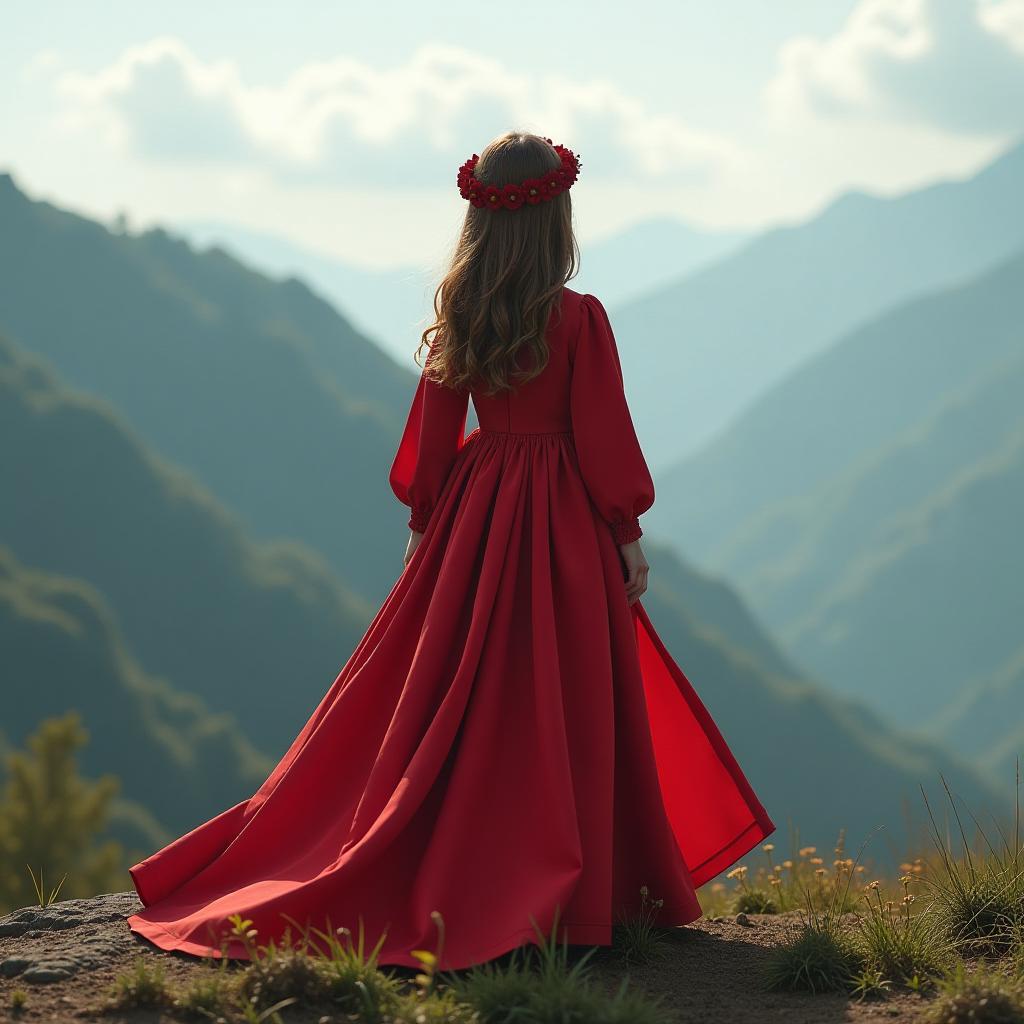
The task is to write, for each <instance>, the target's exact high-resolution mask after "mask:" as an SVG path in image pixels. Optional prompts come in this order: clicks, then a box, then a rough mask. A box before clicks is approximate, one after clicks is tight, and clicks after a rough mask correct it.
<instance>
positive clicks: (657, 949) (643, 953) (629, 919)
mask: <svg viewBox="0 0 1024 1024" xmlns="http://www.w3.org/2000/svg"><path fill="white" fill-rule="evenodd" d="M664 905H665V901H664V900H663V899H660V898H659V899H656V900H652V899H650V890H649V889H648V888H647V886H646V885H642V886H640V912H639V914H637V915H634V916H629V915H626V914H623V915H622V916H621V917H620V924H619V928H618V929H617V930H616V934H615V938H614V942H613V948H614V949H615V950H616V951H617V952H618V954H619V956H620V957H621V958H622V959H623V961H625V963H627V964H629V963H644V964H645V963H652V962H653V961H655V960H660V959H662V958H663V957H664V956H665V955H666V953H667V952H668V946H667V944H666V943H665V940H664V937H663V936H662V934H661V930H660V929H659V928H658V927H657V925H656V924H655V921H656V919H657V917H658V912H659V911H660V910H661V908H662V907H663V906H664Z"/></svg>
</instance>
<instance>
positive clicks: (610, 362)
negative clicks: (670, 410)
mask: <svg viewBox="0 0 1024 1024" xmlns="http://www.w3.org/2000/svg"><path fill="white" fill-rule="evenodd" d="M571 357H572V383H571V385H570V405H571V416H572V429H573V436H574V441H575V446H576V454H577V457H578V461H579V467H580V473H581V474H582V476H583V482H584V484H585V485H586V488H587V492H588V493H589V494H590V498H591V500H592V501H593V503H594V505H595V507H596V508H597V510H598V512H600V514H601V515H602V516H603V517H604V519H605V520H606V521H607V522H608V524H609V525H610V526H611V529H612V534H613V536H614V538H615V542H616V543H617V544H626V543H628V542H629V541H633V540H636V539H637V538H638V537H641V536H642V535H643V530H642V529H641V528H640V521H639V516H641V515H642V514H643V513H644V512H646V511H647V509H649V508H650V507H651V505H653V504H654V481H653V479H652V477H651V472H650V469H649V468H648V466H647V461H646V459H645V458H644V455H643V452H642V451H641V449H640V442H639V441H638V440H637V436H636V430H635V428H634V426H633V418H632V416H631V415H630V412H629V406H628V405H627V403H626V395H625V391H624V390H623V382H622V366H621V363H620V362H619V352H618V348H617V346H616V343H615V335H614V334H613V332H612V326H611V323H610V322H609V320H608V314H607V313H606V312H605V308H604V306H603V305H602V304H601V302H600V300H599V299H597V298H596V297H595V296H593V295H590V294H586V295H584V296H583V302H582V314H581V322H580V330H579V334H578V335H577V337H576V342H575V345H574V346H573V348H572V349H571Z"/></svg>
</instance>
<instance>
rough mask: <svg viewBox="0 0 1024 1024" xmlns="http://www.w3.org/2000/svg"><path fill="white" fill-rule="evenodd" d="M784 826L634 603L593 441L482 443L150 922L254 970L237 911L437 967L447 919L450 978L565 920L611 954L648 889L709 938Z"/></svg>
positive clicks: (151, 903)
mask: <svg viewBox="0 0 1024 1024" xmlns="http://www.w3.org/2000/svg"><path fill="white" fill-rule="evenodd" d="M655 571H657V570H656V567H655ZM287 682H288V681H287V680H282V681H281V684H282V688H284V687H286V686H287ZM774 828H775V826H774V824H773V823H772V821H771V819H770V818H769V816H768V814H767V813H766V811H765V809H764V808H763V807H762V805H761V803H760V802H759V800H758V798H757V796H756V795H755V793H754V792H753V790H752V788H751V786H750V784H749V783H748V781H747V780H746V778H745V777H744V775H743V772H742V771H741V769H740V767H739V765H738V764H737V762H736V759H735V758H734V756H733V755H732V753H731V752H730V750H729V748H728V746H727V745H726V742H725V740H724V738H723V737H722V735H721V734H720V732H719V730H718V729H717V727H716V726H715V723H714V722H713V721H712V719H711V717H710V715H709V713H708V712H707V710H706V709H705V707H704V705H703V704H702V703H701V701H700V699H699V697H698V696H697V694H696V692H695V691H694V689H693V687H692V686H691V684H690V683H689V681H688V680H687V678H686V676H685V675H684V674H683V672H682V670H681V669H680V668H679V666H678V665H677V664H676V662H675V661H674V660H673V658H672V656H671V655H670V654H669V652H668V651H667V650H666V649H665V646H664V644H663V643H662V641H661V639H660V638H659V637H658V635H657V633H656V632H655V629H654V627H653V625H652V623H651V621H650V619H649V618H648V616H647V613H646V611H645V609H644V607H643V605H642V603H641V601H637V602H635V603H634V604H633V605H629V604H628V602H627V599H626V596H625V590H624V583H623V568H622V559H621V555H620V553H619V550H618V548H617V546H616V544H615V542H614V540H613V538H612V535H611V532H610V530H609V528H608V525H607V524H606V523H605V522H603V521H602V520H601V519H600V517H599V516H598V515H597V512H596V510H595V509H594V507H593V504H592V502H591V501H590V498H589V496H588V494H587V491H586V488H585V486H584V484H583V480H582V478H581V476H580V472H579V467H578V464H577V461H576V454H575V450H574V446H573V439H572V434H571V433H569V432H558V433H546V434H516V433H503V432H498V431H485V430H475V431H473V433H471V434H470V435H469V437H468V438H467V439H466V441H465V444H464V446H463V447H462V448H461V449H460V451H459V454H458V456H457V458H456V461H455V464H454V466H453V468H452V471H451V473H450V475H449V477H448V479H447V482H446V484H445V487H444V490H443V492H442V494H441V497H440V500H439V501H438V503H437V506H436V507H435V509H434V511H433V514H432V516H431V520H430V523H429V525H428V527H427V529H426V532H425V533H424V536H423V538H422V540H421V542H420V544H419V546H418V547H417V549H416V550H415V552H414V554H413V556H412V558H411V559H410V561H409V563H408V564H407V565H406V566H405V568H404V570H403V571H402V573H401V575H400V576H399V577H398V579H397V580H396V582H395V584H394V586H393V587H392V589H391V591H390V593H389V594H388V596H387V597H386V598H385V600H384V602H383V604H382V605H381V607H380V609H379V611H378V612H377V613H376V615H375V616H374V618H373V620H372V622H371V623H370V625H369V627H368V628H367V630H366V633H365V635H364V636H363V638H362V639H361V641H360V642H359V644H358V645H357V647H356V649H355V650H354V651H353V652H352V654H351V656H350V657H349V658H348V660H347V662H346V663H345V664H344V666H343V667H342V668H341V670H340V672H339V674H338V676H337V678H336V679H335V680H334V683H333V684H332V685H331V686H330V688H329V689H328V691H327V693H326V695H325V696H324V697H323V699H322V700H321V701H320V703H319V705H318V706H317V707H316V709H315V710H314V711H313V713H312V715H311V716H310V718H309V719H308V721H307V722H306V724H305V725H304V727H303V728H302V730H301V731H300V732H299V734H298V736H296V737H295V739H294V741H293V742H292V743H291V745H290V746H289V748H288V750H287V751H286V752H285V754H284V756H283V757H282V758H281V759H280V761H279V762H278V764H277V765H276V767H275V768H274V770H273V772H272V773H271V774H270V776H269V777H268V778H267V780H266V781H265V782H264V783H263V785H261V786H260V788H259V790H258V791H257V792H255V793H254V794H253V795H252V796H251V797H249V798H248V799H246V800H243V801H241V802H239V803H238V804H236V805H235V806H233V807H230V808H228V809H226V810H224V811H223V812H221V813H220V814H218V815H217V816H216V817H214V818H212V819H210V820H209V821H206V822H205V823H203V824H201V825H199V826H198V827H196V828H195V829H193V830H192V831H190V832H188V833H186V834H185V835H183V836H181V837H180V838H178V839H176V840H175V841H174V842H172V843H170V844H169V845H168V846H166V847H165V848H164V849H162V850H159V851H158V852H156V853H154V854H153V855H152V856H150V857H147V858H146V859H145V860H143V861H141V862H140V863H138V864H135V865H134V866H133V867H132V868H131V869H130V873H131V877H132V880H133V882H134V884H135V887H136V891H137V893H138V895H139V898H140V900H141V901H142V903H143V905H144V909H142V910H141V911H140V912H139V913H137V914H134V915H132V916H130V917H129V918H128V919H127V923H128V926H129V927H130V928H131V929H132V930H133V931H134V932H136V933H138V934H139V935H142V936H145V937H146V938H147V939H149V940H150V941H152V942H153V943H155V944H156V945H157V946H159V947H161V948H163V949H168V950H182V951H185V952H188V953H192V954H197V955H203V956H214V957H217V956H220V955H222V954H224V955H227V956H229V957H233V958H235V957H236V958H239V959H246V958H247V955H248V954H247V953H246V950H245V948H244V946H243V944H242V943H241V942H240V941H239V940H237V939H233V938H231V934H230V933H231V925H230V923H229V921H228V918H229V917H230V916H231V915H233V914H240V915H242V917H243V918H245V919H247V920H250V921H251V922H252V927H254V928H256V930H257V941H259V942H264V943H265V942H267V941H268V940H270V939H271V938H273V939H275V940H277V939H280V938H281V936H283V935H284V934H285V932H286V929H287V930H290V933H291V934H292V935H295V934H297V932H296V926H299V927H303V928H312V929H320V930H323V931H326V930H328V929H332V930H334V929H337V928H339V927H342V926H344V927H346V928H348V929H350V930H351V931H352V933H353V934H356V935H358V933H359V930H360V928H362V929H363V931H364V934H365V936H366V939H367V943H368V945H369V946H372V945H374V944H375V943H376V941H377V939H378V938H383V944H382V946H381V947H380V952H379V958H378V959H379V962H380V963H381V964H399V965H405V966H418V965H419V962H418V960H417V959H416V958H415V957H414V956H413V955H412V951H413V950H419V949H428V950H431V951H434V952H437V951H438V947H439V938H440V936H439V933H438V930H437V925H436V918H435V917H434V916H432V913H433V912H434V911H437V912H438V913H439V914H440V916H441V919H442V920H443V923H444V940H443V947H442V948H441V962H440V965H439V966H440V968H442V969H458V968H463V967H468V966H471V965H473V964H476V963H482V962H484V961H486V960H489V959H492V958H494V957H496V956H498V955H500V954H502V953H504V952H507V951H508V950H510V949H513V948H515V947H517V946H519V945H521V944H522V943H524V942H536V941H539V938H538V935H539V933H541V934H544V935H547V934H548V933H549V932H550V930H551V929H552V928H553V927H554V926H556V925H557V938H558V940H559V941H563V940H564V941H567V942H569V943H573V944H584V945H601V944H608V943H610V942H611V941H612V927H613V926H614V925H615V924H617V923H619V922H620V921H622V920H624V919H626V918H627V917H629V916H631V915H635V914H637V913H639V912H640V910H641V905H642V897H641V892H640V890H641V887H643V886H646V888H647V891H648V893H649V898H650V899H651V900H657V899H660V900H663V904H662V906H661V908H660V910H659V911H658V916H657V918H656V921H657V923H659V924H665V925H670V924H685V923H687V922H690V921H693V920H694V919H696V918H697V917H699V916H700V914H701V908H700V904H699V902H698V900H697V895H696V888H697V887H698V886H700V885H701V884H702V883H704V882H705V881H707V880H708V879H710V878H712V877H714V876H715V875H716V874H718V873H720V872H721V871H723V870H724V869H726V868H728V867H729V866H731V865H732V864H733V863H734V862H735V861H736V860H738V859H739V858H740V857H742V856H743V855H744V854H745V853H747V852H748V851H750V850H751V849H752V848H753V847H754V846H755V845H757V844H758V843H759V842H761V841H762V840H763V839H764V838H765V837H766V836H768V835H769V834H770V833H771V832H772V831H774ZM308 934H314V935H315V932H311V933H308ZM313 944H314V945H318V943H316V942H315V941H314V943H313ZM319 945H321V946H322V944H319Z"/></svg>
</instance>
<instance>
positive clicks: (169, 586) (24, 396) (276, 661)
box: [0, 338, 401, 755]
mask: <svg viewBox="0 0 1024 1024" xmlns="http://www.w3.org/2000/svg"><path fill="white" fill-rule="evenodd" d="M0 481H3V487H4V493H5V495H8V496H13V499H14V500H6V501H3V502H0V543H3V544H5V545H7V546H8V547H9V548H10V549H11V551H12V552H13V553H14V555H15V557H17V558H18V559H19V560H20V561H21V562H24V563H25V564H27V565H29V566H31V567H32V568H34V569H38V570H42V571H44V572H49V573H56V574H58V575H61V576H68V577H72V578H75V579H81V580H86V581H88V583H90V584H91V585H92V586H93V587H95V588H96V590H97V591H98V592H99V593H100V594H101V595H102V597H103V599H104V600H105V601H106V602H107V603H108V604H109V606H110V608H111V609H112V611H113V613H114V614H115V615H116V617H117V621H118V624H119V627H120V629H121V631H122V633H123V636H124V638H125V641H126V643H127V645H128V647H129V648H130V650H131V651H132V653H133V654H134V655H135V656H136V657H137V658H138V659H139V661H140V662H141V664H142V665H143V666H145V668H146V670H147V671H148V672H151V673H153V674H154V675H157V676H160V677H162V678H163V679H165V680H167V681H168V683H169V684H170V685H172V686H173V687H174V688H175V689H177V690H180V691H182V692H185V693H191V694H197V695H199V696H201V697H202V698H203V699H204V700H205V701H206V702H207V704H208V705H209V706H210V707H211V708H213V709H214V710H216V711H226V712H230V713H232V714H234V715H235V716H236V717H237V719H238V720H239V722H240V723H241V726H242V728H243V729H244V731H245V734H246V735H247V736H248V737H249V738H250V739H251V740H252V741H253V743H254V744H255V745H256V746H257V748H258V749H259V750H260V751H261V752H264V753H266V754H270V755H272V754H273V753H274V752H276V751H277V750H279V749H283V746H284V745H286V744H287V742H289V741H290V740H291V738H292V736H293V734H294V732H296V731H298V728H299V727H301V725H302V724H303V723H304V722H305V720H306V717H308V713H309V712H310V710H311V708H312V706H313V705H314V704H315V703H316V701H317V700H319V698H320V697H321V696H322V695H323V693H324V692H326V690H327V688H328V687H329V686H330V684H331V682H332V681H333V679H334V678H335V677H336V675H337V672H338V669H339V668H340V666H341V665H342V663H343V662H344V661H345V659H346V658H347V657H348V656H349V654H350V653H351V651H352V649H353V648H354V646H355V643H356V642H357V641H358V639H359V638H360V637H361V636H362V633H363V631H364V630H365V627H366V624H367V623H368V622H369V619H370V617H371V609H370V607H369V606H368V605H367V604H366V603H365V602H364V601H362V600H361V599H360V598H358V597H357V596H356V595H354V594H353V593H351V592H350V591H348V590H346V589H345V587H344V586H343V585H342V584H341V583H340V582H339V581H338V579H337V578H336V577H335V576H334V575H333V574H332V573H331V572H330V570H329V569H328V568H327V567H326V565H325V564H324V562H323V560H322V559H321V558H320V556H319V555H317V554H315V553H313V552H312V551H310V550H309V549H308V548H307V547H305V546H304V545H302V544H300V543H299V542H297V541H291V540H279V541H274V542H270V541H265V542H262V543H259V542H255V541H253V540H252V539H250V538H249V537H248V536H247V534H246V533H245V532H244V529H243V527H242V524H241V522H240V520H239V518H238V517H237V516H235V515H234V514H233V513H231V512H229V511H228V510H227V509H225V508H224V506H223V505H221V504H220V503H219V502H218V501H217V500H216V499H215V498H214V497H213V496H212V495H211V494H210V493H209V492H208V491H206V490H205V489H204V488H202V487H201V486H200V485H198V484H197V483H196V482H195V481H194V479H193V478H191V477H190V476H189V475H188V474H187V473H185V472H184V471H183V470H181V469H180V467H176V466H174V465H172V464H170V463H168V462H167V461H166V460H164V459H161V458H159V457H157V456H155V455H153V454H152V453H151V452H149V451H148V450H147V448H146V447H145V445H144V443H143V442H142V441H141V440H140V439H139V438H138V437H137V436H136V435H135V433H134V432H133V431H132V430H131V428H130V427H129V426H128V425H127V424H126V423H125V422H124V420H123V419H122V418H121V417H119V416H118V415H117V414H116V413H115V412H114V411H113V410H112V409H111V408H110V406H109V405H108V404H107V403H105V402H103V401H102V400H100V399H96V398H93V397H91V396H86V395H81V394H77V393H74V392H72V391H70V390H68V389H67V388H66V387H64V386H63V385H62V384H61V383H60V382H59V381H58V380H57V379H56V378H55V376H54V374H53V372H52V367H47V366H46V365H44V363H43V362H42V361H41V360H39V359H38V358H37V357H30V356H29V355H27V354H25V353H23V352H20V351H19V350H18V349H16V348H15V347H14V345H13V344H12V343H11V342H10V341H6V340H3V339H2V338H0ZM400 569H401V562H400V561H399V559H398V558H397V557H396V558H395V560H394V572H393V573H392V574H391V578H392V580H394V579H395V578H397V576H398V574H399V571H400ZM387 575H388V573H387V572H386V571H384V568H383V567H382V569H381V576H382V577H386V576H387ZM22 699H24V700H25V701H26V702H27V705H28V708H27V710H26V711H25V714H24V716H23V717H25V718H28V717H31V716H30V712H31V708H32V705H33V703H34V702H35V701H36V700H37V695H36V694H34V693H32V692H31V691H28V692H25V693H24V694H23V695H22ZM5 722H6V717H5Z"/></svg>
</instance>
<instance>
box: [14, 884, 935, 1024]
mask: <svg viewBox="0 0 1024 1024" xmlns="http://www.w3.org/2000/svg"><path fill="white" fill-rule="evenodd" d="M141 906H142V905H141V904H140V903H139V901H138V898H137V896H136V895H135V893H134V892H124V893H108V894H106V895H102V896H96V897H93V898H92V899H88V900H64V901H61V902H60V903H57V904H54V905H53V906H52V907H50V908H47V909H45V910H44V909H42V908H38V907H36V908H34V909H33V908H25V909H24V910H20V911H16V912H15V913H14V914H11V915H8V916H7V917H5V918H2V919H0V1019H3V1020H13V1019H17V1020H21V1021H31V1022H33V1024H35V1022H40V1024H41V1022H46V1024H50V1022H58V1024H59V1022H62V1021H77V1022H86V1021H103V1022H106V1024H119V1022H126V1024H127V1022H131V1024H141V1022H146V1024H158V1022H163V1021H167V1022H170V1021H174V1020H177V1019H178V1018H175V1017H172V1016H170V1015H168V1014H161V1013H158V1012H156V1011H153V1010H135V1011H131V1012H126V1013H115V1014H106V1015H104V1014H101V1013H100V1012H99V1007H100V1006H101V1004H102V1002H103V1000H104V997H105V996H106V994H107V992H108V991H109V989H110V987H111V985H112V984H113V982H114V980H115V979H116V977H117V976H118V974H121V973H127V972H129V971H131V970H132V969H133V967H134V963H135V958H136V956H138V954H139V953H143V954H144V955H145V956H147V957H153V958H158V959H159V961H160V962H161V963H162V964H163V967H164V970H165V972H166V974H167V977H168V979H169V980H170V981H171V982H172V983H175V982H180V981H184V980H185V979H187V978H188V977H189V976H190V974H192V973H193V972H195V971H196V970H197V969H200V968H201V967H205V965H204V964H203V962H202V961H201V960H199V959H197V958H195V957H191V956H189V955H187V954H184V953H179V952H175V953H168V952H165V951H164V950H161V949H157V948H156V947H154V946H153V945H152V944H150V943H149V942H148V941H147V940H145V939H143V938H142V937H141V936H138V935H136V934H134V933H133V932H131V931H130V930H129V928H128V925H127V924H126V923H125V918H126V917H127V916H128V915H129V914H132V913H136V912H137V911H138V910H140V909H141ZM747 920H748V922H749V923H748V924H746V925H743V924H739V923H737V922H736V920H735V918H732V917H729V918H721V919H718V920H709V919H707V918H701V919H699V920H698V921H695V922H693V923H692V924H689V925H686V926H685V927H682V928H675V929H672V930H671V931H670V932H669V933H668V938H667V939H666V942H667V943H668V952H667V956H666V957H665V958H664V959H663V960H662V961H660V962H658V963H656V964H651V965H647V966H631V967H630V968H629V969H628V971H627V970H624V969H623V966H622V964H621V962H620V961H619V960H618V958H617V956H616V954H615V953H614V950H612V949H610V948H605V947H601V948H599V950H598V951H597V952H596V953H595V954H593V955H592V956H591V957H590V962H591V963H592V964H593V968H594V974H595V977H596V978H598V979H600V980H601V981H602V982H603V983H604V984H605V985H606V986H607V988H608V990H609V991H614V990H615V989H617V988H618V986H619V984H620V982H621V980H622V977H623V975H624V974H625V973H628V974H629V977H630V979H631V980H630V986H631V987H636V988H638V989H641V990H643V991H645V992H647V993H648V994H649V995H652V996H655V997H662V998H663V1000H664V1004H665V1006H666V1007H668V1008H670V1009H671V1011H672V1013H673V1014H674V1016H675V1018H676V1019H677V1020H678V1021H681V1022H682V1021H689V1022H700V1024H742V1022H745V1021H751V1022H754V1021H756V1022H759V1024H760V1022H766V1021H785V1022H786V1024H830V1022H834V1021H842V1022H857V1021H879V1020H887V1021H894V1022H897V1024H903V1022H910V1021H915V1020H918V1019H919V1018H920V1015H921V1012H922V1009H923V1006H924V1004H925V1002H926V1000H924V999H923V998H922V997H920V996H918V995H917V994H915V993H911V992H898V991H897V992H894V993H891V994H889V995H888V996H887V997H885V998H884V999H882V1000H871V1001H865V1002H857V1001H855V1000H851V999H848V998H846V997H844V996H841V995H817V996H813V995H804V994H797V993H771V992H766V991H764V990H763V988H762V987H761V986H760V982H759V980H758V978H759V972H760V968H761V966H762V965H763V963H764V960H765V958H766V957H767V955H768V953H769V951H770V949H771V948H772V947H773V946H775V945H777V944H778V943H780V942H782V941H784V940H786V939H787V938H789V937H791V936H793V935H795V934H796V933H797V932H798V931H799V928H800V920H801V919H800V915H799V914H798V913H796V912H792V913H788V914H750V915H749V916H748V918H747ZM573 952H574V954H575V955H576V956H577V957H578V955H579V954H581V953H583V952H585V950H584V949H581V948H580V947H573ZM243 966H244V965H239V969H241V967H243ZM395 970H396V973H398V974H400V975H401V976H402V977H410V976H411V975H412V974H413V973H415V972H413V971H410V970H407V969H401V968H396V969H395ZM15 988H22V989H24V990H26V991H27V993H28V1003H27V1006H26V1008H25V1010H24V1011H23V1012H22V1013H20V1014H19V1015H18V1017H17V1018H14V1017H13V1016H12V1015H11V1013H10V1009H9V1008H10V1005H11V992H12V990H13V989H15ZM286 1019H287V1020H289V1021H295V1022H300V1021H301V1022H303V1024H305V1021H306V1020H309V1021H317V1020H318V1019H319V1014H309V1015H308V1016H307V1017H302V1016H300V1015H299V1014H298V1013H294V1014H293V1013H291V1012H290V1011H288V1014H287V1017H286Z"/></svg>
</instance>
